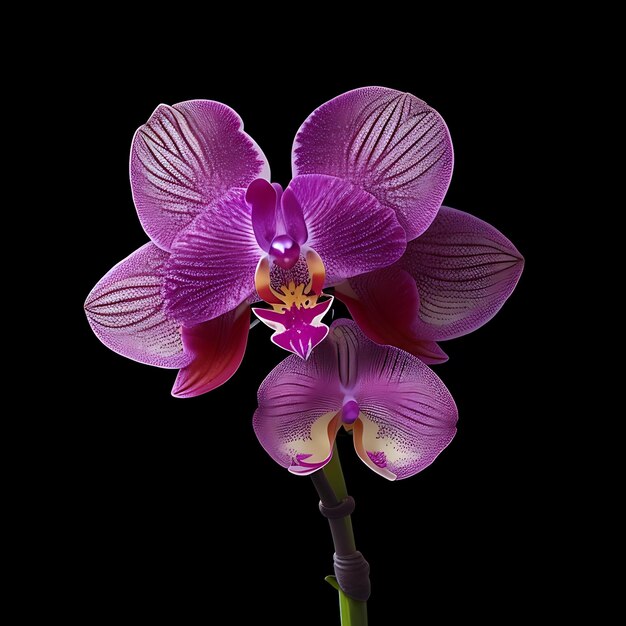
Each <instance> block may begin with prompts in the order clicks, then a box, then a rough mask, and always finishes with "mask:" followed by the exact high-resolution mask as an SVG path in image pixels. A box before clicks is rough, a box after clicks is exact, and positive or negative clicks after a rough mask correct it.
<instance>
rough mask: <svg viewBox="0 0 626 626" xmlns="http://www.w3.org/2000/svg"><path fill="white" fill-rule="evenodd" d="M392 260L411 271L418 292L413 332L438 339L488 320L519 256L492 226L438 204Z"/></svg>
mask: <svg viewBox="0 0 626 626" xmlns="http://www.w3.org/2000/svg"><path fill="white" fill-rule="evenodd" d="M398 265H399V266H400V267H402V268H404V269H405V270H406V271H407V272H409V273H410V274H411V276H412V277H413V278H414V280H415V281H416V284H417V288H418V291H419V295H420V307H419V316H418V320H417V327H416V335H417V336H419V337H421V338H423V339H430V340H435V341H438V340H442V339H453V338H454V337H460V336H461V335H466V334H467V333H470V332H472V331H473V330H476V329H477V328H479V327H480V326H482V325H483V324H485V323H486V322H488V321H489V320H490V319H491V318H492V317H493V316H494V315H495V314H496V313H497V312H498V311H499V310H500V308H501V307H502V305H503V304H504V302H505V301H506V299H507V298H508V297H509V296H510V295H511V293H512V292H513V289H514V288H515V285H516V284H517V281H518V280H519V277H520V275H521V273H522V269H523V267H524V259H523V257H522V255H521V254H520V253H519V252H518V251H517V249H516V248H515V246H514V245H513V244H512V243H511V242H510V241H509V240H508V239H507V238H506V237H505V236H504V235H503V234H502V233H500V232H499V231H498V230H497V229H495V228H494V227H493V226H490V225H489V224H487V223H486V222H483V221H482V220H480V219H478V218H477V217H474V216H472V215H469V214H468V213H463V212H462V211H457V210H456V209H451V208H449V207H441V210H440V211H439V214H438V215H437V219H436V220H435V221H434V222H433V224H432V226H431V227H430V228H429V229H428V230H427V231H426V232H425V233H424V234H423V235H422V236H421V237H420V238H419V239H416V240H415V241H411V242H410V243H409V245H408V248H407V251H406V253H405V254H404V256H403V257H402V259H401V260H400V262H399V263H398Z"/></svg>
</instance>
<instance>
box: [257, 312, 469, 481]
mask: <svg viewBox="0 0 626 626" xmlns="http://www.w3.org/2000/svg"><path fill="white" fill-rule="evenodd" d="M258 403H259V406H258V409H257V411H256V412H255V414H254V430H255V432H256V435H257V437H258V439H259V441H260V442H261V445H262V446H263V447H264V448H265V450H266V451H267V453H268V454H269V455H270V456H271V457H272V458H273V459H274V460H275V461H276V462H277V463H279V464H280V465H282V466H283V467H285V468H287V469H289V471H290V472H292V473H294V474H300V475H308V474H312V473H313V472H317V470H319V469H321V468H323V467H324V466H325V465H327V464H328V463H329V461H330V460H331V457H332V454H333V445H334V441H335V437H336V435H337V432H338V431H339V430H340V429H341V428H342V427H343V428H345V429H346V430H348V431H352V432H353V439H354V447H355V449H356V453H357V454H358V455H359V457H360V458H361V460H362V461H363V462H364V463H365V464H366V465H367V466H368V467H369V468H370V469H372V470H373V471H374V472H376V473H377V474H380V475H381V476H384V477H385V478H387V479H389V480H396V479H403V478H408V477H409V476H413V475H414V474H416V473H417V472H420V471H421V470H423V469H424V468H426V467H427V466H428V465H430V464H431V463H432V462H433V461H434V460H435V458H436V457H437V456H438V455H439V453H440V452H441V451H442V450H443V449H444V448H445V447H446V446H447V445H448V444H449V443H450V441H451V440H452V438H453V437H454V435H455V432H456V426H455V425H456V421H457V409H456V406H455V404H454V400H453V399H452V396H451V395H450V393H449V392H448V390H447V389H446V387H445V386H444V384H443V383H442V382H441V380H440V379H439V378H438V377H437V375H436V374H434V372H433V371H432V370H431V369H430V368H429V367H428V366H427V365H425V364H424V363H423V362H422V361H421V360H420V359H418V358H416V357H414V356H413V355H411V354H409V353H408V352H405V351H404V350H400V349H399V348H394V347H392V346H381V345H378V344H376V343H374V342H373V341H371V340H369V339H368V338H367V337H366V336H365V335H364V334H363V333H362V332H361V331H360V330H359V328H358V326H357V325H356V324H355V323H354V322H353V321H351V320H345V319H341V320H336V321H335V322H333V324H332V326H331V331H330V334H329V336H328V339H326V341H325V342H324V343H323V344H321V345H320V346H318V347H317V348H316V350H315V351H314V352H313V354H312V356H311V358H310V359H309V360H308V361H303V360H301V359H298V358H297V357H295V356H290V357H288V358H286V359H285V360H284V361H282V363H280V364H279V365H278V366H277V367H276V368H274V370H272V372H271V373H270V374H269V376H268V377H267V378H266V379H265V381H263V383H262V384H261V387H260V389H259V393H258Z"/></svg>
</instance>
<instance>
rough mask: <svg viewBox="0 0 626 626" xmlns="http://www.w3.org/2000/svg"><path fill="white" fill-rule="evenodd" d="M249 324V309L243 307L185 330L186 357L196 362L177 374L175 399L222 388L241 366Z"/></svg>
mask: <svg viewBox="0 0 626 626" xmlns="http://www.w3.org/2000/svg"><path fill="white" fill-rule="evenodd" d="M249 324H250V316H249V314H248V305H247V304H242V305H240V306H239V307H237V309H235V310H234V311H229V312H228V313H225V314H224V315H220V316H219V317H216V318H215V319H212V320H210V321H208V322H203V323H202V324H198V325H197V326H191V327H189V328H185V327H183V330H182V339H183V344H184V346H185V353H186V354H190V355H191V356H192V357H193V361H192V362H191V363H190V364H189V365H187V366H186V367H184V368H183V369H181V370H180V371H179V372H178V376H177V378H176V382H175V383H174V388H173V389H172V395H173V396H175V397H177V398H191V397H193V396H199V395H200V394H203V393H207V392H208V391H211V390H213V389H215V388H216V387H219V386H220V385H223V384H224V383H225V382H226V381H227V380H228V379H229V378H230V377H231V376H232V375H233V374H234V373H235V372H236V371H237V369H238V368H239V365H241V361H242V360H243V355H244V352H245V351H246V343H247V340H248V331H249V328H250V325H249Z"/></svg>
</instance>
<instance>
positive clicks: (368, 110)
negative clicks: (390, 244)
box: [292, 87, 453, 240]
mask: <svg viewBox="0 0 626 626" xmlns="http://www.w3.org/2000/svg"><path fill="white" fill-rule="evenodd" d="M292 164H293V175H294V176H297V175H300V174H329V175H332V176H338V177H341V178H345V179H346V180H349V181H350V182H352V183H354V184H355V185H357V186H359V187H361V188H362V189H364V190H366V191H368V192H369V193H371V194H372V195H373V196H375V197H376V198H377V199H378V200H379V201H380V202H381V203H382V204H383V205H385V206H388V207H391V208H392V209H394V210H395V211H396V214H397V217H398V220H399V222H400V224H401V225H402V226H403V228H404V229H405V231H406V237H407V239H408V240H411V239H414V238H415V237H417V236H418V235H420V234H421V233H423V232H424V231H425V230H426V229H427V228H428V226H429V225H430V223H431V222H432V221H433V219H434V218H435V215H436V214H437V211H438V209H439V207H440V206H441V202H442V201H443V198H444V196H445V194H446V191H447V189H448V185H449V184H450V178H451V176H452V166H453V152H452V142H451V140H450V134H449V133H448V129H447V127H446V125H445V122H444V121H443V119H442V117H441V116H440V115H439V114H438V113H437V112H436V111H435V110H434V109H432V108H431V107H429V106H428V105H427V104H426V103H425V102H423V101H422V100H420V99H419V98H416V97H415V96H413V95H411V94H408V93H402V92H400V91H396V90H394V89H386V88H384V87H364V88H362V89H355V90H354V91H349V92H347V93H344V94H342V95H340V96H338V97H336V98H334V99H333V100H330V101H329V102H326V103H325V104H323V105H322V106H320V107H319V108H318V109H316V110H315V111H314V112H313V113H312V114H311V115H310V116H309V117H308V118H307V120H306V121H305V122H304V124H303V125H302V126H301V127H300V129H299V130H298V133H297V135H296V138H295V141H294V145H293V151H292Z"/></svg>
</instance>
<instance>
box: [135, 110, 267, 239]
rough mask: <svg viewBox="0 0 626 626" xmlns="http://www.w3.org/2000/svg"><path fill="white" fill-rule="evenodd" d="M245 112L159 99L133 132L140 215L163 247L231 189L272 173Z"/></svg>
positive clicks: (136, 197) (147, 230) (136, 190)
mask: <svg viewBox="0 0 626 626" xmlns="http://www.w3.org/2000/svg"><path fill="white" fill-rule="evenodd" d="M269 174H270V172H269V166H268V164H267V159H266V158H265V155H264V154H263V152H262V151H261V149H260V148H259V147H258V146H257V144H256V143H255V142H254V141H253V140H252V138H251V137H249V136H248V135H247V134H246V133H244V132H243V123H242V121H241V118H240V117H239V116H238V115H237V113H235V111H233V110H232V109H230V108H229V107H227V106H225V105H223V104H221V103H219V102H213V101H210V100H189V101H188V102H181V103H179V104H175V105H174V106H167V105H165V104H161V105H159V106H158V107H157V108H156V110H155V111H154V113H153V114H152V115H151V116H150V119H149V120H148V122H147V123H146V124H144V125H143V126H141V127H140V128H139V129H138V130H137V132H136V133H135V136H134V138H133V145H132V148H131V155H130V177H131V186H132V190H133V197H134V200H135V206H136V207H137V213H138V214H139V219H140V220H141V223H142V225H143V227H144V229H145V231H146V233H147V234H148V236H149V237H150V238H151V239H152V240H153V241H154V243H156V244H157V245H158V246H159V247H161V248H163V249H164V250H170V249H171V246H172V243H173V241H174V239H175V238H176V236H177V235H178V233H179V232H180V231H181V230H183V229H184V228H186V227H187V226H188V225H189V224H190V223H191V222H192V221H193V220H194V218H195V217H196V216H197V215H199V214H200V213H202V212H203V211H204V210H206V208H207V207H209V206H210V205H212V204H213V203H215V202H216V201H217V200H219V199H220V198H222V197H223V196H224V195H225V194H227V193H228V192H229V191H230V190H231V189H233V188H236V187H246V186H247V185H248V184H249V183H250V182H251V181H253V180H254V179H255V178H268V179H269Z"/></svg>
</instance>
